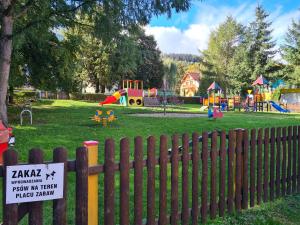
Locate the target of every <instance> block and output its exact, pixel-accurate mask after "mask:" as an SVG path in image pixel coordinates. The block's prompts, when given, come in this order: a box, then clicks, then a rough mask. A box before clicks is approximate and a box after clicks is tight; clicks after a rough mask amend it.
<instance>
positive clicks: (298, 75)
mask: <svg viewBox="0 0 300 225" xmlns="http://www.w3.org/2000/svg"><path fill="white" fill-rule="evenodd" d="M285 40H286V44H285V45H284V46H283V48H282V49H283V58H284V59H285V60H286V61H287V62H288V67H289V68H290V69H291V71H290V73H288V80H289V82H290V83H291V84H295V85H300V19H299V20H298V21H297V22H296V21H293V22H292V25H291V27H290V28H289V29H288V32H287V34H286V38H285Z"/></svg>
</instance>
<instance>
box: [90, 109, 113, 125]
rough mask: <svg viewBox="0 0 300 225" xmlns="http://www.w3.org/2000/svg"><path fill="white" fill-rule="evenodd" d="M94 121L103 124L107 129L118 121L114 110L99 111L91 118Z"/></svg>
mask: <svg viewBox="0 0 300 225" xmlns="http://www.w3.org/2000/svg"><path fill="white" fill-rule="evenodd" d="M91 119H92V120H93V121H95V122H97V123H99V124H101V125H102V126H103V127H107V125H108V124H110V123H112V122H114V121H116V120H117V117H116V116H115V113H114V111H113V110H108V111H106V112H104V111H102V110H97V111H96V113H95V115H94V116H93V117H92V118H91Z"/></svg>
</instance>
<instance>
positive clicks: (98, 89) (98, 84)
mask: <svg viewBox="0 0 300 225" xmlns="http://www.w3.org/2000/svg"><path fill="white" fill-rule="evenodd" d="M95 87H96V90H95V92H96V94H98V93H99V92H100V81H99V79H96V84H95Z"/></svg>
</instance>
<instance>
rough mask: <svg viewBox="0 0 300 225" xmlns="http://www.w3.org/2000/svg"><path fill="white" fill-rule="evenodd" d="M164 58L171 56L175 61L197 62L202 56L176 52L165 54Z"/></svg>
mask: <svg viewBox="0 0 300 225" xmlns="http://www.w3.org/2000/svg"><path fill="white" fill-rule="evenodd" d="M162 57H163V58H169V59H172V60H174V61H184V62H189V63H195V62H200V61H201V58H200V56H197V55H192V54H176V53H170V54H163V55H162Z"/></svg>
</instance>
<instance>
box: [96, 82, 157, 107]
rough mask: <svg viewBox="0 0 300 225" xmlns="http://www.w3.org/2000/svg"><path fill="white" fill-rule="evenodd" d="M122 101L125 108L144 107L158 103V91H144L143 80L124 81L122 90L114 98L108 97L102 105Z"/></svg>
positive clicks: (153, 89) (152, 89)
mask: <svg viewBox="0 0 300 225" xmlns="http://www.w3.org/2000/svg"><path fill="white" fill-rule="evenodd" d="M118 100H120V104H121V105H123V106H135V107H139V106H143V105H144V103H145V102H146V103H147V104H150V105H151V104H156V103H157V101H158V100H157V89H156V88H151V89H150V88H149V89H148V90H143V81H141V80H123V82H122V89H121V90H118V91H116V92H115V93H114V94H113V95H112V96H108V97H107V98H106V99H105V100H104V101H103V102H100V103H99V104H100V105H105V104H110V103H115V102H117V101H118Z"/></svg>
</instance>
